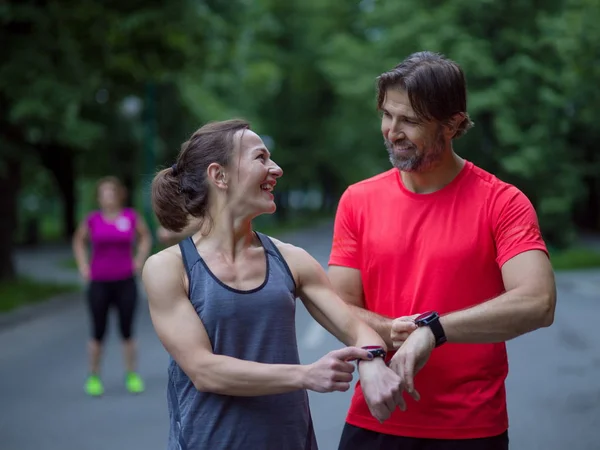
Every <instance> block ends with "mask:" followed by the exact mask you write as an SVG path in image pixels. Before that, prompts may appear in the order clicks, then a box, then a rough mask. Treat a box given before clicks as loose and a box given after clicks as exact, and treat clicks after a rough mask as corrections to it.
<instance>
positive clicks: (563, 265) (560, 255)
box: [550, 247, 600, 270]
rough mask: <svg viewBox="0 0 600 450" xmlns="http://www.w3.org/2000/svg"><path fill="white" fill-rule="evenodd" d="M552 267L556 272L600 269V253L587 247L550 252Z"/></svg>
mask: <svg viewBox="0 0 600 450" xmlns="http://www.w3.org/2000/svg"><path fill="white" fill-rule="evenodd" d="M550 257H551V260H552V266H553V267H554V269H555V270H577V269H591V268H595V267H600V252H598V251H597V250H590V249H588V248H585V247H573V248H569V249H566V250H550Z"/></svg>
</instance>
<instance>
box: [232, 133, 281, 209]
mask: <svg viewBox="0 0 600 450" xmlns="http://www.w3.org/2000/svg"><path fill="white" fill-rule="evenodd" d="M240 134H241V135H239V136H238V137H237V139H236V140H237V145H236V147H237V149H236V151H235V152H234V155H233V164H232V166H233V167H232V170H231V172H232V173H231V175H233V176H232V177H231V180H230V191H229V194H230V201H233V202H234V203H235V204H236V206H239V207H241V210H243V211H244V212H247V213H250V214H253V215H254V214H264V213H267V214H269V213H273V212H275V209H276V206H275V202H274V197H273V194H272V191H273V189H274V188H275V184H276V182H277V179H278V178H279V177H281V176H282V175H283V171H282V170H281V168H280V167H279V166H278V165H277V164H276V163H275V161H273V160H272V159H271V154H270V153H269V150H268V149H267V148H266V146H265V144H264V142H263V141H262V139H261V138H260V137H259V136H258V135H257V134H256V133H254V132H253V131H251V130H244V131H243V133H242V132H240Z"/></svg>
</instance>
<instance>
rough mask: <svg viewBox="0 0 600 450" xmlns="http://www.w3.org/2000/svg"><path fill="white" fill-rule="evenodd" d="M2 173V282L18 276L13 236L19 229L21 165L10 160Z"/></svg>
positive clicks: (0, 186) (0, 182) (0, 217)
mask: <svg viewBox="0 0 600 450" xmlns="http://www.w3.org/2000/svg"><path fill="white" fill-rule="evenodd" d="M4 168H5V170H4V171H1V172H0V280H7V279H12V278H14V277H15V276H16V270H15V264H14V260H13V249H14V242H13V235H14V232H15V229H16V228H17V195H18V193H19V187H20V184H21V170H20V169H21V164H20V163H19V162H18V161H16V160H14V159H8V160H7V161H6V163H5V165H4Z"/></svg>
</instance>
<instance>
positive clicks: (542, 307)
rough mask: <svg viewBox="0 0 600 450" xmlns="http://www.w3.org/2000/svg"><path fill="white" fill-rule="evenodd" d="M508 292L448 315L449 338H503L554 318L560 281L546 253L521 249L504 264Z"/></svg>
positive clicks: (474, 340)
mask: <svg viewBox="0 0 600 450" xmlns="http://www.w3.org/2000/svg"><path fill="white" fill-rule="evenodd" d="M502 278H503V280H504V285H505V289H506V292H505V293H504V294H502V295H500V296H499V297H496V298H494V299H492V300H489V301H487V302H485V303H481V304H479V305H476V306H474V307H472V308H468V309H465V310H462V311H456V312H453V313H450V314H447V315H444V316H443V317H442V318H441V319H440V322H441V324H442V326H443V328H444V331H445V333H446V337H447V339H448V342H464V343H492V342H503V341H508V340H510V339H513V338H515V337H518V336H520V335H522V334H525V333H528V332H530V331H534V330H536V329H538V328H542V327H548V326H550V325H552V322H553V321H554V310H555V307H556V285H555V281H554V273H553V271H552V265H551V264H550V261H549V259H548V257H547V256H546V254H545V253H543V252H542V251H539V250H531V251H527V252H524V253H521V254H519V255H517V256H515V257H513V258H512V259H510V260H509V261H507V262H506V263H505V264H504V266H503V267H502Z"/></svg>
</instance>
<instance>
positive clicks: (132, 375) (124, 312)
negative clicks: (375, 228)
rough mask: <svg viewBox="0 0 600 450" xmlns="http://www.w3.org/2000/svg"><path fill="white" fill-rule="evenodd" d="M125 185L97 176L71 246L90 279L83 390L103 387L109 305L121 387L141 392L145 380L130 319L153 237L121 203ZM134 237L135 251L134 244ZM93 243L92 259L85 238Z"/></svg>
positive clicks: (84, 275)
mask: <svg viewBox="0 0 600 450" xmlns="http://www.w3.org/2000/svg"><path fill="white" fill-rule="evenodd" d="M125 197H126V189H125V187H124V186H123V184H121V182H120V181H119V180H118V179H117V178H115V177H106V178H102V179H100V180H99V181H98V183H97V187H96V198H97V201H98V204H99V207H100V208H99V209H98V210H97V211H93V212H92V213H90V214H89V215H88V216H87V217H86V218H85V220H83V221H82V222H81V223H80V224H79V227H78V228H77V230H76V232H75V235H74V236H73V251H74V253H75V259H76V261H77V267H78V269H79V273H80V274H81V276H82V278H83V279H84V280H85V281H87V282H89V284H88V289H87V296H88V306H89V312H90V317H91V322H92V338H91V340H90V342H89V346H88V351H89V361H90V362H89V364H90V368H89V375H88V378H87V380H86V383H85V392H86V393H87V394H88V395H91V396H99V395H102V394H103V392H104V386H103V384H102V380H101V378H100V358H101V355H102V344H103V341H104V335H105V330H106V324H107V319H108V312H109V309H110V307H111V306H113V307H115V308H116V309H117V311H118V312H119V325H120V332H121V338H122V340H123V351H124V357H125V365H126V374H125V387H126V388H127V390H128V391H129V392H131V393H134V394H135V393H140V392H143V391H144V382H143V380H142V378H141V377H140V375H139V374H138V373H137V372H136V367H135V366H136V348H135V342H134V340H133V337H132V334H133V330H132V327H133V320H134V315H135V311H136V303H137V286H136V274H137V273H138V272H139V271H141V268H142V266H143V264H144V262H145V260H146V258H147V257H148V255H149V253H150V249H151V246H152V238H151V235H150V232H149V230H148V227H147V226H146V223H145V222H144V219H143V218H142V217H141V216H140V215H138V214H137V213H136V212H135V211H134V210H133V209H131V208H125V207H124V206H123V205H124V201H125ZM136 238H137V252H136V255H135V257H134V255H133V246H134V244H135V242H136ZM88 240H89V241H90V243H91V250H92V253H91V258H89V259H88V255H87V242H86V241H88Z"/></svg>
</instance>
